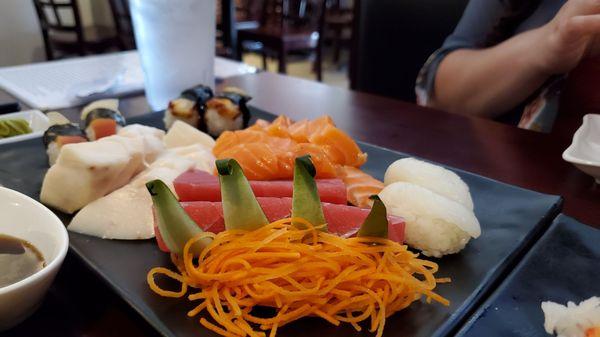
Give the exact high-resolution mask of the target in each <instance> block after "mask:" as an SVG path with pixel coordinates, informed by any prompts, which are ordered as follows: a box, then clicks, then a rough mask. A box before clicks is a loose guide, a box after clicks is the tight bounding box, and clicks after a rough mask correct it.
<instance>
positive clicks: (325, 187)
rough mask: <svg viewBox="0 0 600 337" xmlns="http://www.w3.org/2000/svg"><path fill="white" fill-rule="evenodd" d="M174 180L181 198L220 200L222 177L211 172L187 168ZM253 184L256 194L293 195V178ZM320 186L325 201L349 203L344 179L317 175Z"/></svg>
mask: <svg viewBox="0 0 600 337" xmlns="http://www.w3.org/2000/svg"><path fill="white" fill-rule="evenodd" d="M173 184H174V185H175V192H177V196H178V197H179V200H180V201H221V186H220V185H219V179H218V178H217V177H216V176H214V175H212V174H210V173H208V172H205V171H200V170H190V171H187V172H184V173H182V174H181V175H180V176H179V177H177V179H175V181H174V182H173ZM250 186H251V187H252V191H253V192H254V195H255V196H257V197H275V198H286V197H290V198H291V197H292V191H293V183H292V181H291V180H264V181H263V180H252V181H250ZM317 189H318V190H319V197H320V198H321V201H322V202H329V203H332V204H346V185H344V182H343V181H342V180H341V179H317Z"/></svg>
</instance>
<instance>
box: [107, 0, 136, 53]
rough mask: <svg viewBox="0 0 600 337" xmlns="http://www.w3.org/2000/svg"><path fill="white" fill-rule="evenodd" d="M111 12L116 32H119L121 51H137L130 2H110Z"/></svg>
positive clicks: (121, 0)
mask: <svg viewBox="0 0 600 337" xmlns="http://www.w3.org/2000/svg"><path fill="white" fill-rule="evenodd" d="M110 10H111V12H112V15H113V21H114V22H115V30H116V31H117V36H118V38H119V43H120V44H121V49H135V38H134V35H133V24H132V22H131V12H130V11H129V0H110Z"/></svg>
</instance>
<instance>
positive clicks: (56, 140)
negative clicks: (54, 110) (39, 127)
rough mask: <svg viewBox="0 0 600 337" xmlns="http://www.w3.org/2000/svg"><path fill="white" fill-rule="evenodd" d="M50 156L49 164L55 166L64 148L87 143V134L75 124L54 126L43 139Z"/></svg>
mask: <svg viewBox="0 0 600 337" xmlns="http://www.w3.org/2000/svg"><path fill="white" fill-rule="evenodd" d="M42 140H43V142H44V145H45V146H46V154H48V163H49V164H50V166H52V165H54V163H55V162H56V158H58V154H59V153H60V150H61V149H62V147H63V146H64V145H66V144H73V143H81V142H87V139H86V136H85V133H84V132H83V131H82V130H81V129H80V128H79V127H78V126H77V125H75V124H71V123H68V124H56V125H52V126H50V127H49V128H48V130H46V132H44V136H43V137H42Z"/></svg>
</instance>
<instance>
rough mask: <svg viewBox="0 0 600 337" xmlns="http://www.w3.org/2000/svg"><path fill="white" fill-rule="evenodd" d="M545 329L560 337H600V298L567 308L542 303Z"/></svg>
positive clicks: (557, 304) (571, 303) (569, 304)
mask: <svg viewBox="0 0 600 337" xmlns="http://www.w3.org/2000/svg"><path fill="white" fill-rule="evenodd" d="M542 311H543V312H544V318H545V321H544V329H545V330H546V332H547V333H549V334H551V335H554V334H556V336H558V337H600V297H591V298H589V299H587V300H585V301H582V302H581V303H579V305H577V304H575V303H573V302H569V303H567V305H566V306H564V305H562V304H559V303H554V302H550V301H546V302H542Z"/></svg>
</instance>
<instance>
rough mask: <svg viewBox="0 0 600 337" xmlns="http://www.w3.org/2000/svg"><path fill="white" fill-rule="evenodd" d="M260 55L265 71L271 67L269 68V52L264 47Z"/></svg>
mask: <svg viewBox="0 0 600 337" xmlns="http://www.w3.org/2000/svg"><path fill="white" fill-rule="evenodd" d="M260 55H261V56H262V66H263V70H264V71H268V70H269V69H267V52H266V51H265V50H264V49H263V50H262V51H261V52H260Z"/></svg>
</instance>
